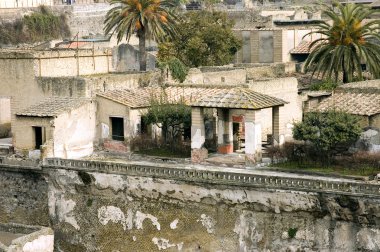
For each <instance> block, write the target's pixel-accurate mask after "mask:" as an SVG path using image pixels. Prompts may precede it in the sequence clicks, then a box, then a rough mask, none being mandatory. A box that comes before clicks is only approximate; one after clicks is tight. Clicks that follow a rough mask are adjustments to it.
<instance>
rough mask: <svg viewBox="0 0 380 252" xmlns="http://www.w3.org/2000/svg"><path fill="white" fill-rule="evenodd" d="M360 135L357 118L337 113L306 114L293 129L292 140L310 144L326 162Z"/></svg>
mask: <svg viewBox="0 0 380 252" xmlns="http://www.w3.org/2000/svg"><path fill="white" fill-rule="evenodd" d="M360 133H361V128H360V125H359V118H358V117H357V116H354V115H350V114H347V113H344V112H339V111H328V112H325V113H320V112H310V113H306V114H305V115H304V118H303V121H302V122H299V123H296V124H295V125H294V128H293V136H294V139H296V140H303V141H307V142H310V143H311V144H312V147H313V148H314V149H315V151H316V152H315V153H317V154H318V155H319V158H320V160H321V161H326V162H329V161H330V159H331V158H332V157H333V156H334V155H336V154H337V153H340V152H343V151H346V150H347V149H348V147H349V146H350V145H351V144H352V143H354V142H355V141H356V140H357V139H358V137H359V135H360Z"/></svg>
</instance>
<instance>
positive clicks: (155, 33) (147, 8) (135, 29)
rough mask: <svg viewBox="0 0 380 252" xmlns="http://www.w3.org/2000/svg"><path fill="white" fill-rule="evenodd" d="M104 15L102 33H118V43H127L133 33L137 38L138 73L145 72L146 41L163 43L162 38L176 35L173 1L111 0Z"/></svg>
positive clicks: (174, 3) (174, 4)
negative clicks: (139, 71)
mask: <svg viewBox="0 0 380 252" xmlns="http://www.w3.org/2000/svg"><path fill="white" fill-rule="evenodd" d="M110 3H111V5H113V6H114V7H113V8H112V9H110V10H109V11H108V13H107V15H106V19H105V27H104V31H105V33H106V34H109V33H111V34H113V33H116V34H117V41H118V43H119V42H120V41H121V40H122V39H123V38H124V36H125V38H126V40H127V42H128V41H129V39H130V37H131V36H132V34H134V33H136V35H137V37H138V38H139V50H140V59H139V60H140V70H141V71H146V58H147V54H146V48H145V41H146V39H152V40H155V41H157V42H161V41H164V39H165V36H173V35H174V34H175V32H176V26H175V24H176V23H177V20H178V18H177V17H176V15H175V14H174V12H173V11H174V7H175V6H176V5H177V3H176V2H174V1H171V0H111V1H110Z"/></svg>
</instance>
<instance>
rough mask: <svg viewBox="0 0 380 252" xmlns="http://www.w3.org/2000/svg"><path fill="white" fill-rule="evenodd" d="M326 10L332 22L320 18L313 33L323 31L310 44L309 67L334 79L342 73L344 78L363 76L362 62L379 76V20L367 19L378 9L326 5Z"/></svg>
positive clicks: (324, 12) (349, 5) (361, 77)
mask: <svg viewBox="0 0 380 252" xmlns="http://www.w3.org/2000/svg"><path fill="white" fill-rule="evenodd" d="M323 8H324V9H323V14H324V15H325V16H328V17H329V18H330V19H331V21H332V22H329V21H321V22H320V23H319V24H317V27H318V30H316V31H312V32H311V33H309V34H307V35H311V34H317V35H321V36H322V38H320V39H317V40H315V41H314V42H313V43H312V44H311V45H310V48H312V52H311V53H310V55H309V57H308V58H307V60H306V62H305V69H306V71H311V72H312V73H313V75H314V74H315V73H318V74H322V77H327V78H329V79H331V77H332V76H334V77H335V82H337V81H338V77H339V76H340V75H341V74H342V75H343V82H344V83H347V82H351V81H353V80H354V79H359V80H361V79H363V73H362V66H361V64H362V63H365V64H366V67H367V70H368V72H369V73H370V74H372V76H373V77H374V78H380V36H379V34H378V30H379V28H380V20H378V19H372V20H371V21H368V22H367V21H365V20H367V19H369V17H370V16H371V15H373V14H375V13H378V12H379V10H372V9H370V8H368V7H365V6H363V5H355V4H345V5H342V4H340V3H336V4H334V6H328V5H323ZM307 35H306V36H307Z"/></svg>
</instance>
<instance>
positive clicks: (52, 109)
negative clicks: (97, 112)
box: [16, 97, 90, 117]
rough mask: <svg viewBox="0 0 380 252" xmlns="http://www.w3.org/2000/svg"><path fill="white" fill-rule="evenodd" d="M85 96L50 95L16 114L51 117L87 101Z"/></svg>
mask: <svg viewBox="0 0 380 252" xmlns="http://www.w3.org/2000/svg"><path fill="white" fill-rule="evenodd" d="M89 101H90V99H86V98H72V97H50V98H47V99H45V100H43V101H41V102H39V103H37V104H34V105H32V106H30V107H29V108H27V109H24V110H22V111H20V112H17V113H16V115H18V116H36V117H53V116H57V115H59V114H61V113H63V112H67V111H70V110H72V109H74V108H78V107H80V106H81V105H83V104H85V103H87V102H89Z"/></svg>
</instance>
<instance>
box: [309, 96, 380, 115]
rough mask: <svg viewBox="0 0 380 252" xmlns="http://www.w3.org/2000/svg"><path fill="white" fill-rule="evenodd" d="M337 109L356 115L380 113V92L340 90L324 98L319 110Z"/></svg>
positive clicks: (318, 107)
mask: <svg viewBox="0 0 380 252" xmlns="http://www.w3.org/2000/svg"><path fill="white" fill-rule="evenodd" d="M329 109H335V110H339V111H344V112H347V113H350V114H354V115H364V116H372V115H375V114H380V93H360V92H338V93H335V94H334V95H332V96H330V97H329V98H327V99H325V100H323V101H322V102H321V103H320V104H319V105H318V106H317V108H316V110H317V111H326V110H329Z"/></svg>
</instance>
